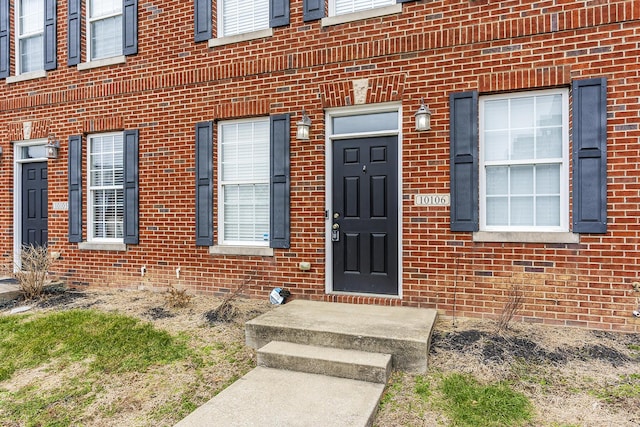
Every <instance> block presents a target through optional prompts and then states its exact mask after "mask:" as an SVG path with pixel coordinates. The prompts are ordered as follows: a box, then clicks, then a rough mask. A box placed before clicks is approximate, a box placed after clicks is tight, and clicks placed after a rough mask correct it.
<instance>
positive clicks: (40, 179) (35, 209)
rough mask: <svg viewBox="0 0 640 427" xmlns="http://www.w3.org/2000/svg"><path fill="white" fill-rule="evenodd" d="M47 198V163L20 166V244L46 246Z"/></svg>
mask: <svg viewBox="0 0 640 427" xmlns="http://www.w3.org/2000/svg"><path fill="white" fill-rule="evenodd" d="M48 211H49V198H48V183H47V162H38V163H25V164H23V165H22V244H23V245H34V246H40V245H46V244H47V240H48V216H49V212H48Z"/></svg>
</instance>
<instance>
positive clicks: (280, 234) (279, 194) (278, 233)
mask: <svg viewBox="0 0 640 427" xmlns="http://www.w3.org/2000/svg"><path fill="white" fill-rule="evenodd" d="M289 121H290V118H289V115H288V114H278V115H274V116H271V151H270V171H271V180H270V194H271V203H270V217H271V218H270V219H271V227H270V230H269V237H270V244H269V246H271V247H272V248H285V249H286V248H289V246H290V244H291V237H290V230H289V228H290V221H291V220H290V209H289V198H290V191H291V190H290V185H291V182H290V181H291V177H290V166H289V163H290V154H289V145H290V141H289V139H290V133H289V128H290V126H289Z"/></svg>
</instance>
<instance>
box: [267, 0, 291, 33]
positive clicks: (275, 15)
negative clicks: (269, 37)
mask: <svg viewBox="0 0 640 427" xmlns="http://www.w3.org/2000/svg"><path fill="white" fill-rule="evenodd" d="M283 25H289V0H269V27H271V28H273V27H282V26H283Z"/></svg>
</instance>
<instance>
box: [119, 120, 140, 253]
mask: <svg viewBox="0 0 640 427" xmlns="http://www.w3.org/2000/svg"><path fill="white" fill-rule="evenodd" d="M123 136H124V147H123V149H124V243H126V244H128V245H136V244H138V234H139V229H140V226H139V207H138V203H139V193H140V191H139V186H138V130H127V131H125V132H124V135H123Z"/></svg>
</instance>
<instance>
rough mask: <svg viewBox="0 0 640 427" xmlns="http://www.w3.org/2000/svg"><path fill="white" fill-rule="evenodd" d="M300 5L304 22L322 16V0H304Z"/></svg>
mask: <svg viewBox="0 0 640 427" xmlns="http://www.w3.org/2000/svg"><path fill="white" fill-rule="evenodd" d="M302 7H303V10H302V16H303V19H304V21H305V22H307V21H315V20H316V19H322V18H324V0H304V3H303V5H302Z"/></svg>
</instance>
